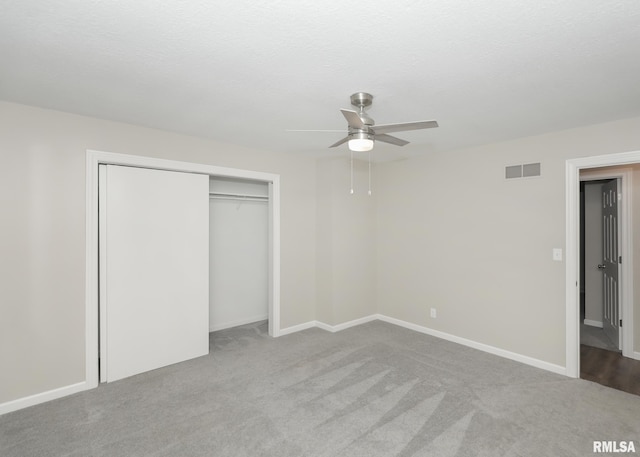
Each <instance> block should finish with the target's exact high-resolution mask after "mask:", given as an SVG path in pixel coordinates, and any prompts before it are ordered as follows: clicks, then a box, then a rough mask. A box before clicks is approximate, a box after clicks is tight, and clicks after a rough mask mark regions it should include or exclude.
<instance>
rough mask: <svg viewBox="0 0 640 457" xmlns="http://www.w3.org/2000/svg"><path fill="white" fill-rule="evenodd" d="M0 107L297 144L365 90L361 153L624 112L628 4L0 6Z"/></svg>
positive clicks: (504, 134)
mask: <svg viewBox="0 0 640 457" xmlns="http://www.w3.org/2000/svg"><path fill="white" fill-rule="evenodd" d="M0 13H1V14H0V57H1V59H0V62H1V63H0V66H1V67H0V99H4V100H8V101H13V102H18V103H25V104H29V105H35V106H41V107H45V108H53V109H58V110H62V111H68V112H72V113H79V114H84V115H89V116H95V117H99V118H104V119H111V120H117V121H123V122H128V123H133V124H139V125H144V126H149V127H155V128H160V129H165V130H172V131H176V132H181V133H187V134H192V135H197V136H203V137H208V138H213V139H216V140H220V141H224V142H232V143H236V144H241V145H245V146H250V147H256V148H261V149H268V150H276V151H291V152H296V153H299V154H313V155H315V156H320V155H326V156H329V155H335V154H336V153H340V154H344V153H345V151H346V145H344V146H342V147H341V148H339V149H337V150H335V149H331V150H329V149H327V146H328V145H330V144H332V143H333V142H335V141H336V140H338V139H340V138H341V137H342V136H344V135H342V134H341V133H327V132H311V133H299V132H287V131H286V130H287V129H345V128H346V125H345V124H346V123H345V120H344V118H343V117H342V116H341V114H340V112H339V111H338V110H339V108H351V106H350V105H349V96H350V95H351V94H352V93H353V92H356V91H366V92H370V93H372V94H373V95H374V96H375V99H374V103H373V106H372V107H371V109H370V110H369V114H370V116H371V117H373V118H374V119H375V120H376V123H378V124H386V123H396V122H406V121H414V120H429V119H437V120H438V122H439V123H440V128H438V129H433V130H423V131H415V132H406V133H398V134H397V136H399V137H402V138H404V139H407V140H409V141H411V144H410V145H408V146H405V147H403V148H399V147H395V146H391V145H386V144H381V143H378V144H377V145H376V148H375V149H374V154H375V155H376V157H377V160H392V159H395V158H401V157H409V156H413V155H418V154H428V153H429V151H446V150H451V149H454V148H459V147H463V146H469V145H476V144H483V143H490V142H495V141H501V140H506V139H510V138H517V137H522V136H527V135H534V134H539V133H544V132H549V131H554V130H561V129H566V128H571V127H576V126H580V125H586V124H593V123H599V122H604V121H609V120H615V119H621V118H627V117H634V116H640V2H638V1H637V0H626V1H620V0H608V1H600V0H564V1H557V0H536V1H527V2H525V1H510V0H486V1H483V2H477V1H471V0H468V1H462V0H431V1H410V0H395V1H389V0H369V1H367V2H364V1H360V2H356V1H348V0H323V1H317V0H316V1H308V0H303V1H301V0H280V1H277V0H274V1H270V2H259V1H256V0H253V1H246V0H235V1H230V0H224V1H223V0H190V1H178V0H165V1H162V2H158V1H151V0H136V1H130V0H129V1H116V0H112V1H100V0H92V1H87V0H75V1H72V0H0Z"/></svg>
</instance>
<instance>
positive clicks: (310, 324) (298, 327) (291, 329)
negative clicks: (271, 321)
mask: <svg viewBox="0 0 640 457" xmlns="http://www.w3.org/2000/svg"><path fill="white" fill-rule="evenodd" d="M317 326H318V325H317V322H316V321H309V322H305V323H303V324H298V325H293V326H291V327H287V328H283V329H281V330H280V336H284V335H290V334H292V333H297V332H301V331H303V330H307V329H310V328H316V327H317Z"/></svg>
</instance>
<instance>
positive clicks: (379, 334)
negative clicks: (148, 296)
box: [0, 322, 640, 457]
mask: <svg viewBox="0 0 640 457" xmlns="http://www.w3.org/2000/svg"><path fill="white" fill-rule="evenodd" d="M265 332H266V324H265V323H262V324H259V325H257V324H254V325H248V326H243V327H239V328H236V329H230V330H223V331H220V332H216V333H213V334H212V335H211V354H210V355H209V356H207V357H202V358H199V359H196V360H192V361H188V362H185V363H181V364H178V365H174V366H171V367H167V368H163V369H160V370H155V371H153V372H150V373H146V374H143V375H139V376H135V377H132V378H129V379H126V380H123V381H119V382H115V383H111V384H107V385H103V386H100V387H99V388H98V389H94V390H92V391H88V392H84V393H80V394H76V395H73V396H71V397H67V398H64V399H60V400H56V401H53V402H49V403H47V404H43V405H39V406H36V407H32V408H28V409H26V410H22V411H17V412H15V413H10V414H7V415H4V416H0V455H2V456H4V457H9V456H20V457H28V456H48V457H49V456H110V457H113V456H180V457H183V456H233V457H235V456H251V457H255V456H278V457H286V456H295V457H301V456H345V457H356V456H367V457H372V456H373V457H375V456H385V457H389V456H406V457H409V456H471V455H473V456H491V457H494V456H536V457H540V456H585V455H590V454H591V452H592V449H593V444H592V443H593V440H636V441H635V446H636V448H640V443H639V442H638V438H639V437H640V420H639V418H640V397H638V396H634V395H631V394H627V393H624V392H620V391H617V390H613V389H608V388H605V387H602V386H600V385H598V384H594V383H591V382H588V381H583V380H576V379H569V378H566V377H564V376H560V375H555V374H553V373H549V372H546V371H543V370H539V369H536V368H532V367H529V366H526V365H522V364H519V363H516V362H512V361H509V360H505V359H502V358H499V357H495V356H491V355H489V354H486V353H483V352H479V351H475V350H473V349H469V348H466V347H463V346H459V345H456V344H453V343H449V342H446V341H442V340H439V339H436V338H433V337H429V336H426V335H422V334H419V333H415V332H412V331H410V330H406V329H403V328H400V327H396V326H394V325H391V324H386V323H382V322H371V323H369V324H365V325H361V326H359V327H354V328H351V329H349V330H345V331H343V332H339V333H336V334H331V333H328V332H324V331H322V330H319V329H310V330H306V331H304V332H300V333H297V334H292V335H288V336H284V337H281V338H278V339H271V338H270V337H268V336H267V335H266V334H265Z"/></svg>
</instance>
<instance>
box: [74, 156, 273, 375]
mask: <svg viewBox="0 0 640 457" xmlns="http://www.w3.org/2000/svg"><path fill="white" fill-rule="evenodd" d="M101 163H103V164H111V165H124V166H135V167H141V168H153V169H159V170H168V171H180V172H185V173H200V174H205V175H210V176H224V177H230V178H243V179H251V180H255V181H263V182H267V183H269V197H270V199H269V226H270V227H269V238H270V249H269V252H270V260H271V265H270V274H269V279H270V284H269V292H270V293H269V334H270V335H271V336H273V337H277V336H279V335H280V334H281V332H280V176H279V175H277V174H273V173H263V172H257V171H250V170H240V169H236V168H226V167H218V166H215V165H206V164H199V163H192V162H180V161H175V160H166V159H158V158H154V157H143V156H135V155H129V154H117V153H112V152H102V151H94V150H87V157H86V224H85V227H86V237H85V238H86V247H85V249H86V259H85V261H86V267H85V268H86V274H85V283H86V284H85V285H86V292H85V294H86V296H85V315H86V322H85V326H86V329H85V335H86V337H85V340H86V343H85V344H86V348H85V351H86V362H85V364H86V383H87V388H92V387H97V386H98V302H99V301H98V204H97V203H98V201H97V200H98V165H99V164H101Z"/></svg>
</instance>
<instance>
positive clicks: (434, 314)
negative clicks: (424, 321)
mask: <svg viewBox="0 0 640 457" xmlns="http://www.w3.org/2000/svg"><path fill="white" fill-rule="evenodd" d="M436 316H437V313H436V309H435V308H431V317H432V318H433V319H435V318H436Z"/></svg>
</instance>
